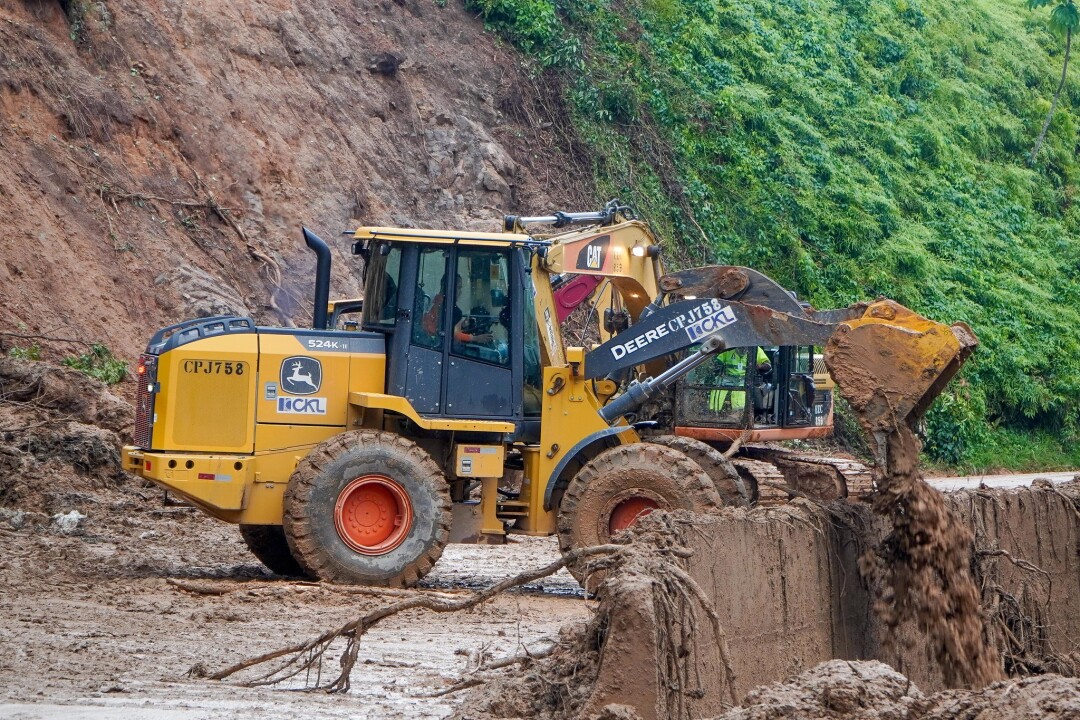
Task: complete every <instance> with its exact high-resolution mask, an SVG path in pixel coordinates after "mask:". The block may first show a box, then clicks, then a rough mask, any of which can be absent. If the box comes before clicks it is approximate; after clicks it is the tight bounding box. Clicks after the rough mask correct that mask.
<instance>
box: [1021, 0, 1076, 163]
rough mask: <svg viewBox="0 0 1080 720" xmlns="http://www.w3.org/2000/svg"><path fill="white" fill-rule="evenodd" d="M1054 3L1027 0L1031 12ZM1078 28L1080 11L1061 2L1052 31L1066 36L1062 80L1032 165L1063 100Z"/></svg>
mask: <svg viewBox="0 0 1080 720" xmlns="http://www.w3.org/2000/svg"><path fill="white" fill-rule="evenodd" d="M1052 1H1053V0H1027V5H1028V8H1030V9H1031V10H1036V9H1038V8H1041V7H1046V6H1047V5H1049V4H1050V3H1051V2H1052ZM1078 26H1080V10H1077V9H1076V4H1075V3H1074V2H1073V0H1061V2H1059V3H1058V4H1057V5H1055V6H1054V9H1053V10H1051V11H1050V29H1051V30H1053V31H1054V32H1056V33H1058V34H1061V35H1064V36H1065V54H1064V58H1063V59H1062V61H1061V80H1059V81H1058V86H1057V89H1056V90H1054V99H1053V100H1052V101H1051V102H1050V111H1049V112H1048V113H1046V120H1044V121H1043V126H1042V130H1040V131H1039V137H1038V138H1036V139H1035V147H1033V148H1032V149H1031V163H1032V164H1034V163H1035V159H1036V158H1037V157H1038V155H1039V148H1041V147H1042V144H1043V141H1044V140H1046V133H1047V132H1048V131H1049V130H1050V123H1051V122H1053V120H1054V114H1055V113H1056V112H1057V106H1058V102H1060V100H1061V91H1062V90H1064V89H1065V78H1066V77H1067V76H1068V72H1069V54H1070V51H1071V50H1072V36H1073V30H1075V29H1076V28H1077V27H1078Z"/></svg>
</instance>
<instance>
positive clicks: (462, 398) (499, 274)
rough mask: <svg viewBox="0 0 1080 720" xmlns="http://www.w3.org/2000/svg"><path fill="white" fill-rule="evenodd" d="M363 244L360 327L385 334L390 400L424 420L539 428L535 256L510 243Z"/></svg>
mask: <svg viewBox="0 0 1080 720" xmlns="http://www.w3.org/2000/svg"><path fill="white" fill-rule="evenodd" d="M437 240H438V241H436V242H430V243H428V242H424V241H423V240H422V239H421V238H416V239H409V240H396V239H380V238H375V239H372V240H371V241H369V243H368V244H367V247H366V254H367V256H368V263H367V276H366V281H365V286H366V298H367V299H366V302H365V305H364V313H363V328H364V329H365V330H371V331H375V332H381V333H384V334H386V336H387V343H386V347H387V377H386V393H387V394H389V395H397V396H401V397H404V398H406V399H408V401H409V402H410V403H411V404H412V406H413V408H414V409H415V410H416V411H417V412H418V413H419V414H420V415H423V416H425V417H433V418H455V419H483V420H506V421H512V422H514V423H515V424H516V426H517V427H518V428H519V433H518V434H519V436H521V437H526V436H528V435H529V434H530V433H529V428H530V427H531V426H532V425H533V424H534V421H533V420H532V418H535V424H536V425H537V429H538V423H539V412H540V406H539V402H538V398H539V386H540V377H541V368H540V353H539V335H538V331H537V325H536V316H535V312H534V309H533V295H534V291H533V287H532V280H531V277H530V275H529V272H528V268H529V262H530V260H531V251H530V250H529V249H528V248H523V247H520V246H515V245H514V244H512V243H508V242H483V243H470V242H467V241H462V240H461V239H459V238H455V239H453V241H450V242H447V241H446V240H444V239H443V238H438V239H437Z"/></svg>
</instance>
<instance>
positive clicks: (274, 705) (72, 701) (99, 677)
mask: <svg viewBox="0 0 1080 720" xmlns="http://www.w3.org/2000/svg"><path fill="white" fill-rule="evenodd" d="M143 492H144V493H145V494H146V495H153V496H154V497H153V498H152V499H150V500H148V501H146V502H145V503H144V502H141V501H139V500H138V499H137V498H133V499H132V501H131V502H128V503H123V502H121V503H119V506H117V507H101V508H99V509H97V510H96V511H95V512H93V513H88V515H89V517H87V518H86V519H85V520H83V521H82V523H81V527H80V528H78V529H77V530H76V531H75V532H76V534H75V535H64V534H62V532H61V531H60V529H59V527H58V526H57V525H56V524H55V523H53V524H50V525H47V526H45V527H24V528H22V529H19V530H13V529H11V527H10V524H9V523H10V520H9V522H8V523H3V524H2V526H0V527H2V528H3V529H0V558H2V559H0V577H2V580H0V647H3V648H4V652H3V653H0V703H3V704H0V718H60V717H63V718H65V719H68V720H70V718H143V717H151V718H185V719H187V718H203V717H230V718H292V717H295V716H297V715H298V714H300V715H303V716H308V717H310V716H318V717H327V718H336V717H342V718H344V717H349V718H366V717H371V718H381V717H404V718H429V717H442V716H445V715H446V714H448V713H449V712H451V711H452V710H453V709H454V707H455V706H456V705H457V703H458V702H459V700H460V698H461V695H451V696H449V697H435V698H433V697H424V695H429V694H432V693H435V692H438V691H439V690H443V689H445V688H447V687H449V686H450V685H451V684H452V683H453V682H454V681H456V680H458V679H460V678H461V677H462V676H463V675H466V674H467V673H468V672H469V671H470V670H471V669H472V668H474V667H475V665H476V662H477V659H478V656H479V654H480V653H483V654H484V655H485V656H486V657H489V658H490V657H502V656H507V655H511V654H517V653H520V652H522V651H523V649H525V648H528V649H531V650H536V649H540V648H544V647H546V646H547V645H548V644H549V642H550V640H551V639H553V638H555V637H556V636H557V634H558V630H559V628H560V626H562V625H563V624H565V623H567V622H571V621H576V620H581V619H584V618H586V617H587V615H588V612H589V609H588V607H587V602H586V601H585V600H584V598H583V597H582V594H581V591H580V588H579V587H578V586H577V583H576V582H575V581H574V580H573V578H571V577H570V576H569V575H568V574H566V573H565V571H564V572H563V573H561V574H560V575H557V576H555V577H552V578H549V579H546V580H543V581H541V582H539V583H537V584H536V585H534V586H530V587H529V588H528V589H527V590H526V591H524V592H520V593H509V594H506V595H504V596H502V597H500V598H497V599H496V600H494V601H493V602H491V603H490V604H488V605H486V606H483V607H481V608H478V609H476V610H474V611H471V612H465V613H456V614H453V615H433V614H431V613H426V612H413V613H409V614H403V615H401V616H398V617H395V618H393V619H391V620H389V621H388V622H386V623H385V624H384V625H381V626H379V627H377V628H375V629H374V630H372V631H371V632H370V633H369V635H368V636H367V637H366V639H365V642H364V648H365V649H364V651H363V652H362V653H361V655H360V661H359V663H358V665H357V671H356V672H355V673H354V677H353V690H352V691H351V693H350V694H349V695H348V696H326V695H322V694H308V693H296V692H290V691H288V690H283V689H267V688H261V689H246V688H240V687H236V686H235V685H226V684H223V683H218V682H213V681H207V680H198V679H192V678H189V677H188V675H187V673H188V671H189V670H190V669H191V668H192V667H193V666H195V665H197V664H200V663H201V664H203V665H204V666H206V667H207V668H208V669H210V670H214V669H218V668H220V667H223V666H225V665H227V664H231V663H233V662H236V661H239V660H242V659H244V658H246V657H249V656H252V655H257V654H259V653H262V652H266V651H268V650H272V649H275V648H277V647H279V646H280V645H283V644H286V643H290V642H293V641H297V640H302V639H305V638H306V637H308V636H309V635H313V634H317V633H319V632H321V631H322V630H324V629H326V628H329V627H331V626H333V625H336V624H340V623H342V622H344V621H347V620H349V619H351V618H353V617H355V616H357V615H359V614H362V613H363V612H365V611H368V610H370V609H372V608H374V607H376V606H378V605H380V604H385V603H389V602H392V601H394V600H396V599H398V598H397V597H396V596H392V595H384V596H360V595H354V594H346V593H342V592H334V591H329V590H326V589H323V588H319V587H311V586H305V585H302V584H298V583H294V582H289V581H287V580H283V579H271V578H270V577H269V576H268V575H267V573H266V572H265V571H263V569H262V567H261V566H260V565H259V564H258V563H257V561H255V560H254V558H252V557H251V556H250V554H249V553H248V552H247V549H246V548H245V546H244V545H243V543H242V541H241V540H240V537H239V534H238V533H237V531H236V529H235V528H234V527H232V526H229V525H225V524H223V523H218V522H216V521H213V520H211V519H208V518H205V517H203V516H201V515H199V514H196V513H194V512H191V511H189V510H187V509H184V508H175V507H174V508H169V507H161V506H160V503H159V502H157V497H158V496H159V494H158V493H157V492H156V491H143ZM557 552H558V550H557V544H556V543H555V542H553V541H552V540H549V539H539V540H534V539H523V540H521V541H520V542H515V543H512V544H510V545H507V546H505V547H501V548H494V547H476V546H462V545H457V546H451V547H450V548H448V549H447V551H446V552H445V553H444V555H443V558H442V560H441V561H440V563H439V565H438V566H437V567H436V569H435V571H434V572H433V573H432V574H431V575H430V576H429V577H428V578H427V579H426V580H425V582H424V586H425V587H426V588H433V589H436V591H438V592H446V593H450V594H453V595H463V594H465V593H466V592H467V591H468V588H470V587H474V586H476V585H478V584H481V583H484V584H486V583H488V582H490V581H492V580H495V579H499V578H502V577H506V576H508V575H512V574H514V573H516V572H518V571H520V570H521V569H523V568H525V567H530V566H539V565H542V564H546V563H548V562H550V561H551V560H552V559H553V558H554V557H555V556H556V555H557ZM171 583H181V584H185V585H186V586H187V587H191V588H200V589H205V588H206V587H212V588H214V589H215V591H218V590H225V591H226V592H227V594H224V595H216V596H215V595H203V594H196V593H193V592H190V591H188V590H184V589H181V587H179V586H178V585H174V584H171ZM328 672H329V671H328ZM73 706H77V707H73Z"/></svg>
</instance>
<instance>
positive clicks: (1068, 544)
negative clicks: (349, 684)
mask: <svg viewBox="0 0 1080 720" xmlns="http://www.w3.org/2000/svg"><path fill="white" fill-rule="evenodd" d="M915 497H919V496H918V495H916V496H915ZM941 502H942V505H941V506H939V507H936V508H934V509H933V511H934V512H935V513H937V516H938V517H947V518H950V521H951V522H953V523H955V526H956V527H955V529H956V530H958V531H962V532H963V533H966V535H967V537H968V538H970V540H969V542H968V543H967V544H966V545H964V546H963V547H962V548H961V550H960V551H959V552H958V555H956V556H955V560H956V562H957V563H959V564H960V565H962V566H963V569H964V571H965V572H967V573H968V577H969V579H970V581H971V582H972V587H974V589H975V595H974V597H971V596H965V600H966V602H969V603H970V602H974V604H975V605H974V611H973V612H975V613H977V614H978V616H979V617H980V618H985V619H986V620H987V623H986V625H985V627H984V626H983V625H982V623H981V622H980V626H979V627H980V632H981V636H980V637H981V638H984V639H985V641H986V642H987V645H988V652H986V651H984V652H986V655H983V656H982V657H986V656H993V655H997V656H999V657H1001V658H1002V659H1001V661H1000V662H1001V664H1000V665H994V666H992V668H991V669H992V670H993V671H994V672H997V673H1000V674H1004V672H1005V671H1007V673H1008V674H1009V675H1010V676H1013V677H1024V676H1032V675H1034V676H1041V675H1042V674H1044V673H1062V674H1069V675H1075V674H1076V670H1077V664H1076V662H1075V661H1076V660H1077V659H1078V655H1077V653H1078V652H1080V644H1078V643H1077V640H1076V638H1077V637H1080V595H1078V594H1077V593H1076V592H1075V588H1076V587H1077V586H1078V585H1080V554H1078V553H1077V548H1078V547H1080V510H1078V509H1080V483H1076V482H1074V483H1068V484H1065V485H1060V486H1053V487H1050V486H1043V487H1033V488H1023V489H1017V490H1010V491H989V490H977V491H965V492H958V493H950V494H949V495H948V496H945V497H944V498H943V499H942V501H941ZM658 515H659V514H658V513H654V514H653V515H650V516H649V518H646V519H645V520H643V521H642V522H641V523H640V524H641V525H644V526H645V528H643V529H642V530H637V529H635V533H637V532H642V531H644V530H645V529H647V528H648V527H649V524H650V523H655V522H657V521H658V520H659V518H658V517H654V516H658ZM646 520H647V521H648V522H646ZM1047 528H1052V532H1048V531H1047ZM664 532H665V533H666V535H665V536H664V537H663V538H660V537H658V536H657V533H655V532H645V540H644V541H639V542H638V543H637V544H636V545H635V547H637V545H639V544H640V545H643V544H646V543H651V544H652V546H653V547H664V548H667V549H666V550H665V555H664V556H663V557H665V558H668V559H669V562H674V563H675V564H676V566H677V567H679V568H681V569H682V570H683V571H684V572H685V574H686V576H687V577H688V578H690V579H691V580H692V581H693V583H694V585H696V587H697V588H698V589H699V590H700V593H701V595H702V596H703V597H704V599H705V601H706V602H705V603H703V602H702V601H700V600H698V598H697V596H696V594H695V593H696V591H695V590H693V589H690V590H689V591H687V588H691V585H690V584H688V583H685V582H684V583H683V584H682V589H677V588H674V587H672V586H670V585H668V584H666V583H665V582H663V581H661V580H658V577H659V573H660V572H661V571H660V570H658V569H657V564H656V563H655V562H652V563H651V564H645V565H642V564H639V565H638V566H637V569H636V570H633V571H629V566H627V567H624V568H623V569H622V570H617V571H615V572H612V573H611V574H610V575H609V578H608V580H607V581H606V583H605V586H604V587H603V589H602V591H601V602H600V605H599V607H598V609H597V612H596V615H595V617H594V618H593V620H592V623H591V624H590V626H589V628H588V629H586V630H582V631H575V633H573V634H571V635H568V636H567V637H568V638H573V639H576V641H577V644H575V643H574V642H563V643H562V644H561V645H560V648H559V650H558V651H557V653H556V655H555V658H557V659H553V660H552V662H555V663H556V664H555V665H553V666H552V667H550V668H549V667H548V666H546V665H545V663H547V662H549V660H543V661H538V662H535V663H533V664H531V665H530V667H529V668H528V669H527V670H526V671H525V672H524V673H523V674H522V676H519V677H516V678H509V679H504V680H502V681H501V682H499V683H496V684H494V685H491V686H489V687H487V688H484V689H482V690H481V691H479V692H478V693H477V695H476V696H474V697H473V698H471V699H470V700H469V701H468V702H466V704H465V708H467V712H463V713H462V715H461V716H462V717H518V716H525V717H527V716H530V715H532V714H535V715H537V716H542V717H552V718H558V717H595V716H599V714H600V713H601V712H603V711H605V708H608V706H612V705H621V706H626V707H629V708H632V709H633V711H634V713H636V714H637V715H639V716H640V717H641V718H643V719H644V720H651V719H652V718H668V717H672V718H678V717H709V716H712V715H720V714H722V713H723V712H725V711H727V710H728V709H729V708H731V707H732V706H734V705H736V704H737V703H738V702H739V701H740V699H743V698H746V700H745V701H744V704H745V703H746V702H750V699H751V698H754V697H759V696H757V695H753V694H752V693H754V692H756V690H755V688H758V687H760V686H763V685H766V684H768V683H772V682H776V681H779V680H782V679H784V678H788V677H791V676H793V675H797V674H799V673H804V672H806V671H807V670H808V669H809V668H812V667H814V666H815V665H817V664H819V663H822V662H827V661H829V660H830V659H834V658H841V659H844V660H845V662H843V663H840V664H834V665H831V666H827V667H829V668H833V669H835V668H848V667H849V666H848V664H847V662H846V661H858V660H879V661H882V662H884V663H888V665H889V666H891V667H892V668H895V669H896V673H893V674H891V675H890V674H888V673H885V674H884V675H883V676H882V677H881V678H879V677H878V676H879V675H882V674H881V673H877V672H874V673H869V674H868V671H866V669H865V668H862V666H860V668H861V669H860V670H859V671H858V672H857V673H856V674H855V675H851V673H850V672H848V671H845V672H847V675H845V674H843V673H841V674H840V675H836V674H835V673H832V674H830V671H828V670H822V671H820V673H819V674H821V675H822V678H823V679H822V680H821V682H823V683H826V684H828V683H830V682H833V683H837V684H838V685H837V687H836V689H835V690H829V691H828V692H826V693H825V695H824V697H826V699H828V698H829V697H832V698H833V699H832V700H831V701H830V702H833V703H834V704H835V705H836V707H835V708H834V710H835V712H834V713H833V714H828V713H823V714H821V715H816V714H814V712H810V711H807V712H806V713H802V712H801V711H800V712H796V713H794V714H785V712H786V711H783V712H781V710H782V708H780V709H778V706H773V707H772V709H771V710H769V711H768V712H766V711H762V712H761V713H758V714H753V713H751V714H747V715H737V716H736V717H748V718H749V717H755V718H756V717H761V718H764V717H837V718H840V717H844V718H848V717H851V718H855V717H868V718H878V717H881V718H885V717H897V718H900V717H906V716H904V715H902V714H894V715H891V716H890V715H889V714H887V713H885V712H884V710H882V711H881V712H880V713H879V714H873V713H871V714H866V715H860V714H858V712H856V711H858V710H859V708H860V707H863V706H862V705H859V704H858V703H856V702H855V701H854V700H852V701H850V702H849V701H848V700H844V699H843V698H844V697H849V698H852V697H853V698H863V699H864V700H865V701H866V702H865V705H866V707H871V706H873V707H877V705H878V704H879V703H878V701H877V700H876V699H875V698H876V697H877V695H876V694H877V693H886V694H888V693H892V692H893V690H890V689H889V688H893V689H896V688H900V690H899V691H898V693H899V694H895V697H893V696H892V695H890V696H889V697H893V699H892V700H889V701H888V702H887V703H885V704H884V705H882V707H883V708H884V707H892V706H896V707H900V706H901V705H903V703H906V702H907V701H906V700H904V699H903V698H904V697H905V693H906V690H903V688H906V687H907V686H908V683H909V682H910V683H913V684H914V686H917V687H919V688H921V689H922V690H923V691H924V692H928V693H929V692H939V691H942V690H945V689H946V688H948V686H949V685H950V684H952V683H954V682H956V681H957V679H958V678H960V677H962V674H961V672H962V670H961V669H958V668H957V667H956V666H955V664H954V658H955V657H961V658H963V657H964V656H963V655H962V651H963V646H962V645H961V646H959V647H954V646H949V647H948V648H947V649H948V650H949V652H942V643H940V642H929V641H928V637H929V636H928V633H930V632H933V631H934V629H933V628H928V627H927V625H926V624H925V623H924V622H923V619H922V618H923V616H922V615H921V614H918V613H912V614H907V615H902V616H901V615H899V614H891V615H890V614H886V615H885V616H884V617H882V616H879V614H878V612H877V611H876V609H875V606H876V605H877V604H879V603H880V602H881V599H882V598H885V597H888V593H890V592H892V591H893V590H892V586H891V585H890V583H892V582H894V581H895V580H896V578H897V577H900V576H898V575H893V576H888V575H885V574H882V573H880V572H873V573H870V574H869V575H865V576H864V575H863V574H862V573H861V572H860V566H865V565H866V560H865V556H866V554H867V552H868V551H869V552H872V549H873V548H879V547H885V548H902V547H910V546H905V545H903V544H896V541H895V540H894V538H895V537H896V527H895V520H894V518H892V517H882V516H880V515H878V514H876V513H874V512H873V511H872V510H871V508H870V507H868V506H866V505H864V504H852V503H848V502H843V501H841V502H837V503H833V504H832V505H830V506H827V507H825V506H821V505H817V504H813V503H809V502H806V501H801V500H797V501H795V502H793V503H791V504H789V505H786V506H782V507H773V508H754V509H743V508H727V509H724V510H723V511H722V512H719V513H716V514H713V515H704V516H695V515H689V514H678V515H675V516H672V517H670V518H669V519H668V520H667V524H666V525H665V530H664ZM959 534H960V533H957V534H955V535H953V537H956V536H959ZM890 543H893V545H890ZM928 547H931V548H933V547H935V546H933V545H929V546H928ZM917 550H918V548H916V550H909V552H916V551H917ZM887 552H896V550H895V549H889V550H888V551H887ZM882 556H885V557H887V556H888V555H887V554H883V555H878V556H876V557H882ZM919 569H920V571H926V568H925V566H919ZM667 572H669V573H670V572H671V571H670V570H668V571H667ZM931 579H932V580H933V582H934V583H936V584H935V585H933V586H932V589H934V588H936V589H935V590H934V592H935V593H938V594H937V595H932V599H933V601H934V602H939V603H944V602H946V601H945V600H944V599H943V598H944V597H948V596H943V595H941V593H942V592H943V591H941V590H940V588H942V587H947V584H946V583H947V581H948V579H942V578H938V577H932V578H931ZM916 581H920V580H918V578H916ZM706 603H707V604H710V605H712V606H713V607H714V608H715V612H716V617H717V618H718V620H719V624H720V626H721V627H720V631H719V633H718V632H717V630H716V629H715V628H714V627H713V626H712V625H711V623H710V622H709V621H708V620H709V615H708V613H707V612H705V611H704V610H703V609H702V608H703V607H704V605H705V604H706ZM927 606H928V607H932V608H933V607H938V608H941V612H946V611H947V610H946V608H948V607H951V606H948V605H930V604H928V605H927ZM950 619H952V620H956V619H955V618H950ZM960 620H963V619H960ZM957 626H959V627H961V628H963V627H964V626H963V625H962V623H960V624H959V625H958V624H957V623H954V624H953V625H947V624H942V625H940V626H938V627H939V628H940V627H957ZM686 628H689V629H690V632H689V633H686V632H684V630H685V629H686ZM945 637H946V638H948V637H952V636H945ZM977 657H978V656H977ZM575 663H576V665H575ZM974 666H975V667H978V666H977V665H974ZM569 667H574V668H575V670H574V672H570V673H568V672H566V671H565V670H561V669H559V668H569ZM969 667H970V666H969ZM901 675H902V676H903V680H902V682H901V680H898V679H897V678H899V677H901ZM866 677H873V678H877V679H875V681H874V682H875V683H877V682H878V680H881V681H882V682H883V683H884V684H880V683H878V684H874V685H873V690H872V691H871V690H862V689H858V688H859V687H861V685H860V683H863V682H864V680H865V679H866ZM523 678H528V680H524V679H523ZM830 678H831V679H830ZM845 678H846V679H845ZM889 678H892V679H891V680H890V679H889ZM800 682H802V681H800ZM844 683H849V684H852V683H853V684H854V685H853V686H852V687H853V688H854V689H852V688H848V689H844V687H841V685H843V684H844ZM890 683H891V684H890ZM823 687H824V686H823ZM998 687H999V686H998V685H996V684H995V685H992V686H991V687H990V688H989V689H988V690H987V691H986V692H987V693H991V694H989V695H979V694H978V693H974V694H971V693H969V694H967V695H955V696H952V695H943V696H942V697H946V698H948V697H955V698H958V699H957V700H956V702H958V703H961V705H958V706H957V707H961V706H963V705H962V704H963V703H967V702H968V701H969V700H968V699H970V698H980V697H983V698H989V699H987V700H986V703H988V704H993V703H994V702H995V701H994V700H993V699H992V698H993V695H992V693H993V692H997V691H996V690H995V688H998ZM1017 687H1018V688H1019V687H1024V688H1027V687H1028V684H1026V683H1025V684H1023V685H1022V686H1017ZM1031 687H1043V686H1042V685H1031ZM1046 687H1053V688H1057V687H1059V686H1058V685H1052V686H1046ZM1061 687H1075V686H1074V685H1072V686H1061ZM822 692H823V691H822ZM1002 692H1004V691H1002ZM1014 692H1015V691H1014ZM1025 692H1027V690H1025ZM1032 692H1035V691H1032ZM1040 692H1041V691H1040ZM1054 692H1055V693H1056V692H1057V690H1054ZM815 693H816V694H814V693H811V695H812V696H813V698H816V699H815V700H814V702H818V703H820V702H821V701H822V700H821V692H819V691H815ZM570 696H572V697H573V698H575V700H574V702H573V703H564V704H560V703H559V702H556V700H555V699H556V698H559V697H570ZM912 697H916V696H915V695H912ZM1009 697H1010V698H1011V695H1010V696H1009ZM1048 697H1056V696H1055V695H1053V693H1051V695H1050V696H1048ZM505 698H513V699H514V700H513V706H512V707H511V706H510V705H508V704H507V703H508V702H509V701H507V700H505ZM778 702H779V701H778ZM860 702H861V701H860ZM882 702H884V701H882ZM944 702H945V701H944V700H942V703H944ZM950 702H951V701H950ZM971 702H976V701H975V700H972V701H971ZM978 702H982V700H979V701H978ZM852 703H854V704H852ZM889 703H892V705H889ZM780 705H783V703H780ZM747 707H749V706H747ZM808 707H809V706H808ZM913 707H914V706H913ZM920 707H923V708H924V709H925V712H926V713H930V712H931V710H932V711H933V712H942V713H944V712H945V710H938V709H934V708H936V707H937V706H933V707H931V706H920ZM941 707H942V708H946V707H948V706H947V705H941ZM611 712H614V710H612V711H611ZM620 712H621V711H620ZM747 712H750V711H749V710H747ZM755 712H756V711H755ZM830 712H832V711H830ZM874 712H877V711H876V710H875V711H874ZM560 713H561V714H560ZM770 713H771V714H770ZM852 713H854V714H852ZM945 716H947V715H933V714H928V715H927V717H945ZM612 717H618V716H617V715H614V716H612ZM628 717H629V716H628ZM913 717H922V716H921V715H920V716H913Z"/></svg>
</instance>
